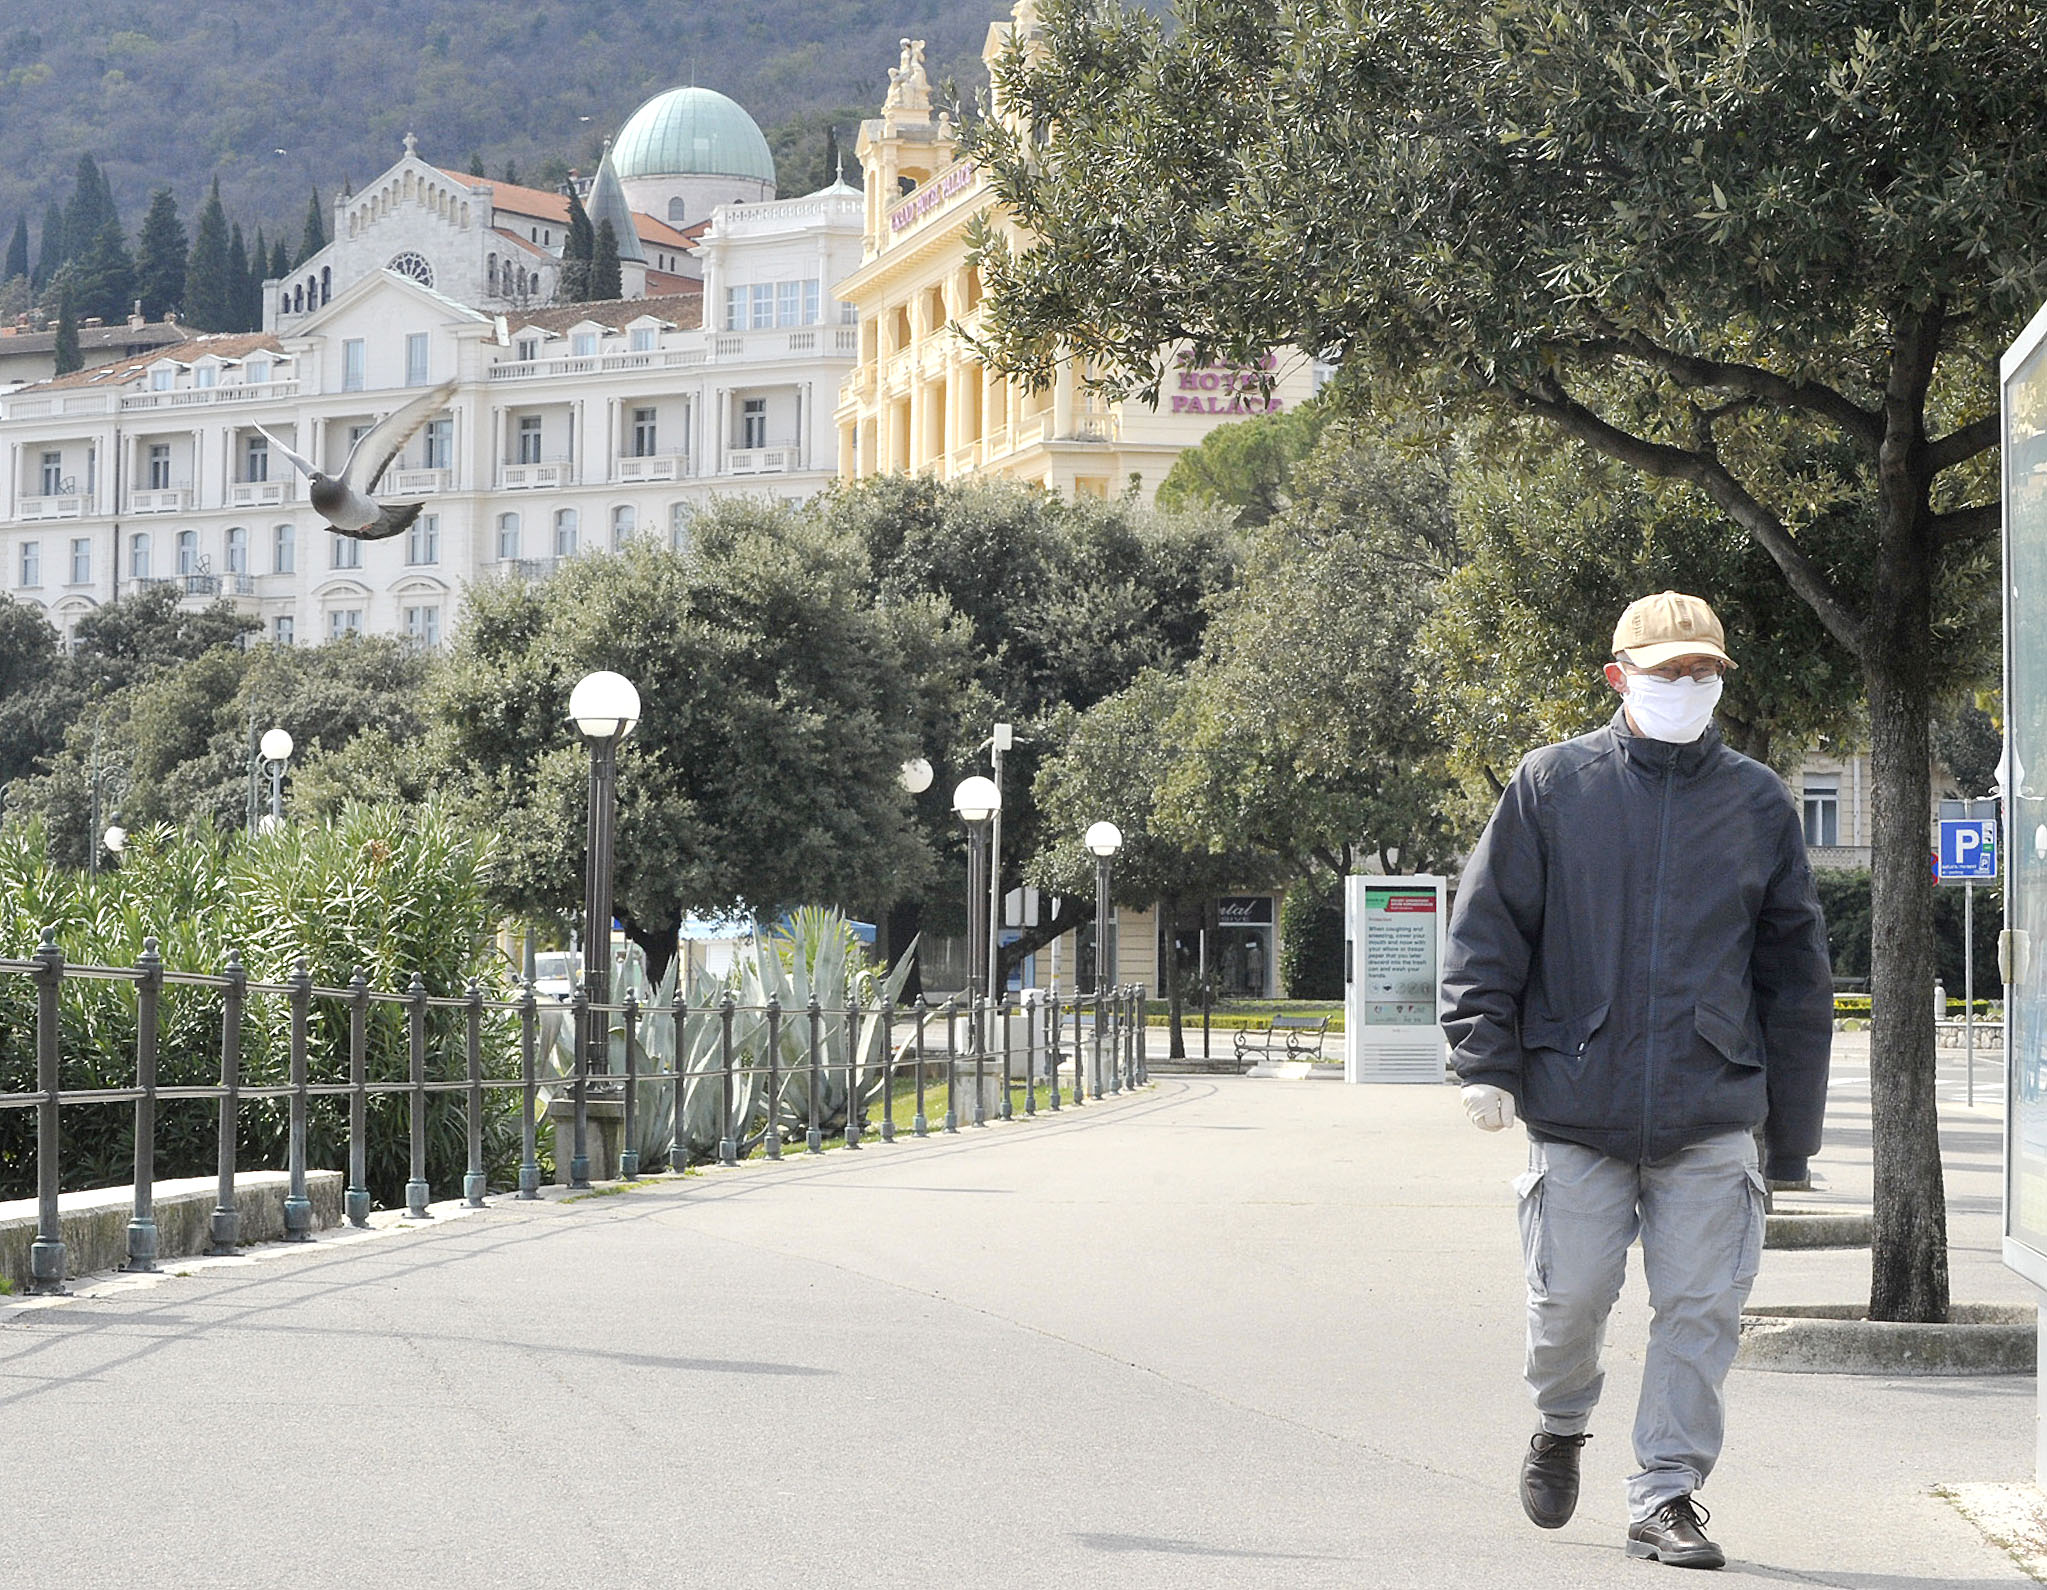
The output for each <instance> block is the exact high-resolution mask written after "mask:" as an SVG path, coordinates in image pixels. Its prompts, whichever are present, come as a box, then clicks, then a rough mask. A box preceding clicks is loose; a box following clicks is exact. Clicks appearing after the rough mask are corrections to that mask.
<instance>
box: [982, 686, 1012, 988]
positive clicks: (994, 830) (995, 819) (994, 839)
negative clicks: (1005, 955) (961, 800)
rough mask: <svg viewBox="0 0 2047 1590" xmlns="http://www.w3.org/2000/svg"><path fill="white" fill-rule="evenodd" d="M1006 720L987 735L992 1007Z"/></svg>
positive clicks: (998, 943)
mask: <svg viewBox="0 0 2047 1590" xmlns="http://www.w3.org/2000/svg"><path fill="white" fill-rule="evenodd" d="M1015 738H1016V737H1015V733H1014V731H1013V730H1012V729H1011V727H1010V726H1009V725H1008V724H1006V723H998V724H996V725H995V732H994V733H993V734H992V735H990V736H989V737H988V761H989V763H990V765H991V766H993V767H994V769H995V780H994V782H995V810H994V812H993V813H992V814H990V816H989V819H988V883H987V889H988V960H987V966H986V970H987V984H988V1008H989V1009H990V1010H991V1011H992V1010H993V1009H994V1008H995V1001H996V997H997V995H999V994H1000V993H1001V988H1000V987H999V984H1000V983H1001V981H1002V753H1003V752H1005V751H1007V750H1008V749H1009V748H1010V746H1012V745H1013V744H1015Z"/></svg>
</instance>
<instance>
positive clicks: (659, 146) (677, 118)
mask: <svg viewBox="0 0 2047 1590" xmlns="http://www.w3.org/2000/svg"><path fill="white" fill-rule="evenodd" d="M611 163H612V166H613V168H614V169H615V170H616V171H617V172H618V175H619V177H620V178H621V179H622V180H630V179H632V178H634V177H752V178H754V179H756V180H757V181H760V182H773V181H774V180H775V157H774V156H773V155H771V154H769V153H768V141H767V139H765V138H763V137H762V136H761V130H760V128H759V127H757V126H755V125H754V120H753V118H752V117H751V116H749V115H747V113H746V112H745V111H744V110H742V109H740V107H739V106H738V104H736V103H735V102H734V101H732V100H729V99H727V98H726V97H725V96H724V95H723V94H719V93H714V92H713V91H712V90H710V89H708V88H671V89H670V90H669V91H668V92H667V93H665V94H656V95H655V96H654V97H653V98H652V99H650V100H648V101H647V103H646V104H644V105H642V106H641V107H640V108H639V109H638V110H636V111H634V112H633V113H632V116H631V118H630V119H629V120H628V121H627V122H626V124H625V127H624V129H623V130H622V131H621V132H620V133H619V135H618V141H617V142H616V143H615V144H613V145H612V146H611Z"/></svg>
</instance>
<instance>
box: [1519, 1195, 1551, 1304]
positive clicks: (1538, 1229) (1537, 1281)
mask: <svg viewBox="0 0 2047 1590" xmlns="http://www.w3.org/2000/svg"><path fill="white" fill-rule="evenodd" d="M1543 1174H1544V1167H1542V1166H1541V1165H1531V1166H1530V1167H1529V1168H1528V1169H1527V1170H1525V1171H1523V1172H1522V1173H1521V1174H1520V1175H1519V1176H1516V1177H1515V1178H1514V1196H1515V1198H1516V1200H1517V1201H1518V1204H1519V1213H1520V1220H1521V1262H1522V1268H1523V1269H1524V1270H1525V1271H1526V1273H1527V1276H1528V1290H1529V1291H1530V1292H1534V1293H1542V1292H1544V1291H1546V1290H1548V1287H1549V1232H1548V1230H1547V1229H1546V1228H1545V1224H1544V1221H1543V1218H1542V1178H1543Z"/></svg>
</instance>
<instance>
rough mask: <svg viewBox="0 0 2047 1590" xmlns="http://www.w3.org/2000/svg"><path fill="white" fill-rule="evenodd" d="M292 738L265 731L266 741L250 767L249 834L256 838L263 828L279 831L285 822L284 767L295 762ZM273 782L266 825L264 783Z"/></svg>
mask: <svg viewBox="0 0 2047 1590" xmlns="http://www.w3.org/2000/svg"><path fill="white" fill-rule="evenodd" d="M291 751H292V742H291V735H290V734H289V733H287V732H286V731H285V730H283V729H265V730H264V731H263V738H262V739H261V740H260V741H258V742H257V745H256V755H255V757H254V759H253V760H252V761H251V762H250V763H249V832H250V833H251V834H254V833H255V832H256V831H257V829H259V828H262V827H266V826H267V827H272V828H274V827H276V826H277V824H279V823H281V822H283V821H284V767H285V764H286V763H287V762H289V761H290V760H291ZM266 774H267V775H268V776H269V779H270V813H269V815H270V821H269V823H268V824H265V823H264V822H263V821H262V820H261V817H260V815H259V814H260V812H261V810H262V806H263V793H262V792H263V779H264V776H265V775H266Z"/></svg>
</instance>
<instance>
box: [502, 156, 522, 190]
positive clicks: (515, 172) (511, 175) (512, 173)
mask: <svg viewBox="0 0 2047 1590" xmlns="http://www.w3.org/2000/svg"><path fill="white" fill-rule="evenodd" d="M505 181H507V182H509V183H511V184H512V185H513V186H514V187H517V186H518V184H519V168H518V167H517V166H515V165H513V164H512V163H511V161H509V160H507V161H506V162H505Z"/></svg>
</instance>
